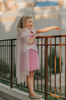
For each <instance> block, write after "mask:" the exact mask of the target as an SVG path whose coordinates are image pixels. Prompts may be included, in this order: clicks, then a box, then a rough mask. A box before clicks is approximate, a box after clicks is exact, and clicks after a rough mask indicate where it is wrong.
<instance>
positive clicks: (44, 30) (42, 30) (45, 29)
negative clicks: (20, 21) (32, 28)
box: [36, 26, 62, 33]
mask: <svg viewBox="0 0 66 100" xmlns="http://www.w3.org/2000/svg"><path fill="white" fill-rule="evenodd" d="M53 29H56V30H59V29H62V28H60V27H57V26H51V27H47V28H43V29H39V30H36V33H43V32H48V31H50V30H53Z"/></svg>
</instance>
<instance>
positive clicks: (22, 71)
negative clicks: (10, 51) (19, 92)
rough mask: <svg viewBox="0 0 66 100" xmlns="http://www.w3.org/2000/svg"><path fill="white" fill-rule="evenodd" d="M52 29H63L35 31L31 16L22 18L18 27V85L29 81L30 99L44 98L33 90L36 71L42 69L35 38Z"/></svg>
mask: <svg viewBox="0 0 66 100" xmlns="http://www.w3.org/2000/svg"><path fill="white" fill-rule="evenodd" d="M52 29H56V30H59V29H61V28H59V27H56V26H52V27H47V28H44V29H40V30H36V29H34V28H33V18H32V17H31V16H22V17H21V18H20V20H19V22H18V25H17V32H18V34H17V52H16V56H17V60H16V77H17V82H18V83H21V82H24V81H25V82H26V81H27V85H28V88H29V92H30V94H29V97H30V98H36V99H39V98H41V97H42V95H38V94H36V93H35V92H34V90H33V77H34V71H35V70H39V68H40V66H39V57H38V53H37V46H36V42H35V38H36V37H38V36H39V35H38V33H42V32H47V31H50V30H52Z"/></svg>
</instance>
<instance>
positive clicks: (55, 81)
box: [54, 37, 56, 94]
mask: <svg viewBox="0 0 66 100" xmlns="http://www.w3.org/2000/svg"><path fill="white" fill-rule="evenodd" d="M54 72H55V94H56V37H55V59H54Z"/></svg>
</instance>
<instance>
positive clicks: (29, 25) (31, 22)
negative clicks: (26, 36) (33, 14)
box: [25, 18, 33, 29]
mask: <svg viewBox="0 0 66 100" xmlns="http://www.w3.org/2000/svg"><path fill="white" fill-rule="evenodd" d="M25 27H27V28H28V29H32V28H33V19H32V18H29V19H27V21H26V23H25Z"/></svg>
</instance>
